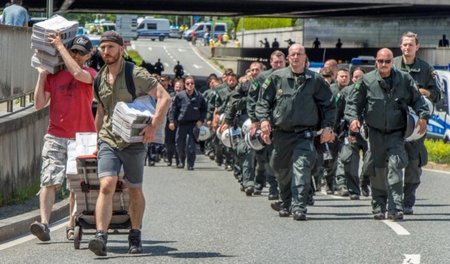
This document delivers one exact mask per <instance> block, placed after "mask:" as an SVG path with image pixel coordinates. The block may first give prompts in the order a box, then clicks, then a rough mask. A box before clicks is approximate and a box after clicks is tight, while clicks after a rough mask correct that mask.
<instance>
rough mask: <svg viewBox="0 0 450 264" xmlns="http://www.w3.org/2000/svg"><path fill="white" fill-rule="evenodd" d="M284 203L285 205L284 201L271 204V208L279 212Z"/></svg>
mask: <svg viewBox="0 0 450 264" xmlns="http://www.w3.org/2000/svg"><path fill="white" fill-rule="evenodd" d="M282 203H283V202H282V201H277V202H273V203H271V204H270V208H272V209H273V210H274V211H277V212H279V211H280V210H281V204H282Z"/></svg>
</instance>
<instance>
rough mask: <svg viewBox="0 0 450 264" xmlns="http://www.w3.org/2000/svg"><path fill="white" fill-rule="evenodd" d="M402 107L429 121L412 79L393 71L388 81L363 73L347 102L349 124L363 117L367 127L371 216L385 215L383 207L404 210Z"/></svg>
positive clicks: (390, 211)
mask: <svg viewBox="0 0 450 264" xmlns="http://www.w3.org/2000/svg"><path fill="white" fill-rule="evenodd" d="M402 104H406V105H408V106H410V107H412V109H413V110H414V111H415V112H416V113H417V115H418V116H419V117H420V118H423V119H428V118H429V111H428V107H427V106H426V104H425V102H424V101H423V99H422V98H421V96H420V93H419V91H418V89H417V87H416V84H415V82H414V80H413V79H412V78H411V76H409V75H408V74H406V73H403V72H401V71H399V70H396V69H392V70H391V74H390V76H389V77H388V78H382V77H381V76H380V74H379V72H378V70H375V71H372V72H370V73H367V74H365V75H364V76H363V77H362V79H361V81H360V82H357V83H356V84H355V87H354V89H352V90H351V92H350V95H349V98H348V100H347V105H346V111H345V119H346V120H347V121H348V122H349V123H351V122H352V121H353V120H357V119H361V117H362V116H364V119H365V121H366V123H367V125H368V127H369V145H370V150H371V154H372V158H373V162H374V166H375V176H374V177H373V179H371V187H372V209H373V213H374V214H380V213H381V214H384V213H385V212H386V206H388V208H387V209H388V210H389V214H397V212H399V211H402V210H403V199H402V195H403V179H402V178H403V174H402V169H403V168H405V167H406V165H407V163H408V159H407V155H406V151H405V140H404V130H405V127H406V115H405V109H404V108H403V106H402ZM386 183H387V184H388V190H387V191H386ZM387 203H388V204H387Z"/></svg>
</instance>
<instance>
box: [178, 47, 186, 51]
mask: <svg viewBox="0 0 450 264" xmlns="http://www.w3.org/2000/svg"><path fill="white" fill-rule="evenodd" d="M185 51H186V50H185V49H182V48H178V52H185Z"/></svg>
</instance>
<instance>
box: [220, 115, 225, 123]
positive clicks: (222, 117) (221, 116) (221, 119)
mask: <svg viewBox="0 0 450 264" xmlns="http://www.w3.org/2000/svg"><path fill="white" fill-rule="evenodd" d="M223 120H225V114H220V116H219V124H222V122H223Z"/></svg>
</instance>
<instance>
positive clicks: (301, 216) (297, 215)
mask: <svg viewBox="0 0 450 264" xmlns="http://www.w3.org/2000/svg"><path fill="white" fill-rule="evenodd" d="M292 215H293V218H294V220H295V221H305V220H306V214H305V213H303V212H300V211H295V212H294V213H293V214H292Z"/></svg>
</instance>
